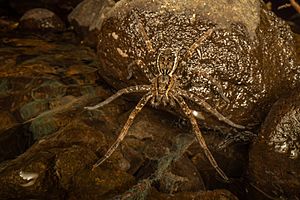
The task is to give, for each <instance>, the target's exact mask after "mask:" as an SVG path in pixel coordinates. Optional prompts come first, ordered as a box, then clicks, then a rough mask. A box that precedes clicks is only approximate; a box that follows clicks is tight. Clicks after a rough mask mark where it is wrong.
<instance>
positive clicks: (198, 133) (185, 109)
mask: <svg viewBox="0 0 300 200" xmlns="http://www.w3.org/2000/svg"><path fill="white" fill-rule="evenodd" d="M174 98H175V100H176V101H177V102H178V104H179V106H180V107H181V109H182V111H183V112H184V114H185V115H186V116H187V117H188V119H189V120H190V122H191V125H192V128H193V131H194V134H195V135H196V138H197V140H198V142H199V144H200V146H201V147H202V149H203V151H204V154H205V155H206V157H207V158H208V160H209V162H210V163H211V165H212V166H213V167H214V169H215V170H216V171H217V172H218V173H219V175H220V176H221V177H222V178H223V179H224V180H225V181H229V178H228V177H227V175H226V174H225V173H224V172H223V170H222V169H221V168H220V167H219V165H218V163H217V162H216V160H215V159H214V157H213V155H212V154H211V152H210V150H209V149H208V147H207V145H206V142H205V139H204V137H203V135H202V133H201V131H200V129H199V127H198V123H197V120H196V118H195V117H194V115H193V114H192V110H191V109H190V108H189V107H188V105H187V104H186V102H185V101H184V99H183V98H182V97H181V96H179V95H177V96H176V97H174Z"/></svg>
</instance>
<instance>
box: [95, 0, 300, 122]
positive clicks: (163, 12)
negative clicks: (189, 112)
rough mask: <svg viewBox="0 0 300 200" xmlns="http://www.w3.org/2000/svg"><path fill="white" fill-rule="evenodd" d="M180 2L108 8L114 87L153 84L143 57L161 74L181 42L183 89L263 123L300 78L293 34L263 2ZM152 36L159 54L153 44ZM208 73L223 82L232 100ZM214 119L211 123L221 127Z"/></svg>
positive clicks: (108, 61) (107, 70)
mask: <svg viewBox="0 0 300 200" xmlns="http://www.w3.org/2000/svg"><path fill="white" fill-rule="evenodd" d="M173 2H174V1H145V0H136V1H126V0H125V1H119V2H118V3H116V5H115V6H114V7H113V8H112V9H111V10H110V11H109V12H108V13H107V14H106V18H105V20H104V22H103V25H102V27H101V31H100V35H99V43H98V55H99V59H100V63H101V66H100V67H99V70H100V72H101V75H102V76H103V78H104V79H105V80H106V81H107V82H108V83H109V84H110V85H112V86H113V87H114V88H116V89H121V88H125V87H127V86H130V85H139V84H146V83H147V84H148V83H149V80H147V78H146V76H145V74H144V72H142V70H141V69H140V67H138V66H137V65H136V64H135V61H137V60H138V59H139V60H142V61H143V62H144V63H145V68H147V69H148V70H149V73H152V74H157V66H156V65H157V64H156V61H157V58H158V55H159V53H160V52H161V51H162V49H166V48H171V49H172V50H173V51H175V50H176V49H177V50H180V51H179V61H178V62H179V68H181V69H180V70H177V71H175V74H176V75H177V76H179V77H180V81H181V82H185V83H186V84H183V83H182V86H181V87H182V89H184V90H187V91H192V92H194V93H195V94H197V95H198V96H200V97H201V98H202V99H203V100H206V101H207V102H208V103H210V104H211V105H212V106H213V107H214V108H216V109H217V110H219V111H221V112H222V114H223V115H225V116H231V120H232V121H234V122H236V123H238V124H244V125H247V124H248V123H251V124H255V123H260V122H261V121H262V120H263V118H264V117H265V115H266V113H267V111H268V110H269V108H270V105H271V104H272V103H273V102H274V101H276V99H277V98H278V96H280V95H281V94H283V93H285V92H286V91H287V90H289V89H290V88H294V87H295V86H296V84H297V83H298V84H299V80H300V77H299V66H298V65H297V64H296V62H295V52H294V48H293V44H294V43H293V42H294V41H293V37H292V33H291V31H290V29H289V27H288V25H287V24H285V23H284V22H283V21H282V20H280V19H279V18H277V17H275V16H274V15H273V14H271V13H270V12H269V11H266V10H265V9H264V8H263V6H262V5H261V4H260V3H259V1H256V0H253V1H242V2H239V3H236V2H235V3H232V5H228V2H227V1H226V3H222V2H219V3H214V2H212V1H205V0H203V1H191V2H190V3H186V1H177V2H176V3H173ZM192 2H193V3H192ZM224 5H228V6H224ZM233 6H234V9H235V12H232V7H233ZM141 26H142V27H144V31H145V34H146V35H147V36H145V35H144V36H143V34H144V33H143V31H142V30H141ZM212 28H214V31H213V33H212V35H211V37H209V38H206V40H205V41H203V42H202V44H201V45H199V47H198V48H196V49H195V50H194V51H193V52H192V56H191V57H190V58H189V59H186V60H184V58H183V57H184V54H185V53H186V52H187V50H188V48H190V47H191V45H192V44H193V43H195V41H197V40H198V39H199V38H200V36H201V35H203V34H204V33H205V32H206V31H207V30H209V29H212ZM147 37H148V38H149V41H150V42H151V43H152V48H153V53H149V52H150V50H149V49H151V48H150V47H149V48H148V49H147V46H146V42H147V41H146V40H147ZM197 73H199V74H197ZM203 73H204V75H203ZM205 73H206V74H209V75H210V76H211V77H214V79H215V80H216V81H217V82H219V83H220V85H221V86H222V88H223V93H224V95H225V96H226V97H227V98H228V99H229V101H230V102H229V103H228V102H226V101H224V98H222V97H221V95H220V93H219V94H218V92H217V91H216V90H217V89H216V87H215V85H214V84H212V83H211V81H210V80H209V78H208V77H207V76H206V75H205ZM192 74H195V76H194V77H192ZM131 75H132V76H131ZM129 77H131V79H128V78H129ZM179 84H180V83H179ZM191 107H193V108H195V109H200V108H199V107H194V105H191ZM204 115H205V118H208V119H206V121H207V122H208V121H210V120H209V118H210V116H209V115H207V114H206V113H204ZM213 120H214V121H213V122H211V123H212V125H211V126H216V125H217V122H216V121H217V120H215V119H213Z"/></svg>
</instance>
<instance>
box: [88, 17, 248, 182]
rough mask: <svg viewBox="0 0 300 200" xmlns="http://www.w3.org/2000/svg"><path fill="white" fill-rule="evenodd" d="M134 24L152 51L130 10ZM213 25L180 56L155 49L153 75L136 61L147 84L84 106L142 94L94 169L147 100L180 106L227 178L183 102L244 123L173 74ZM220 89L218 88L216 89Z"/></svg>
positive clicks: (199, 139) (209, 154) (202, 143)
mask: <svg viewBox="0 0 300 200" xmlns="http://www.w3.org/2000/svg"><path fill="white" fill-rule="evenodd" d="M134 15H135V17H136V20H137V24H138V26H137V27H138V32H139V33H140V36H141V37H142V38H143V40H144V42H145V46H146V49H147V51H148V53H153V52H154V49H153V45H152V43H151V40H150V39H149V37H148V36H147V34H146V31H145V29H144V27H143V26H142V24H141V22H140V21H139V19H138V16H137V14H136V13H134ZM213 30H214V28H211V29H208V30H206V31H204V32H202V33H201V35H200V37H199V38H198V39H197V40H196V41H195V42H194V43H193V44H192V45H191V46H190V47H189V48H188V49H187V50H186V52H185V54H184V55H183V56H182V57H181V56H180V55H179V50H173V49H172V48H165V49H159V51H158V54H157V57H156V67H157V74H152V73H149V70H148V68H149V67H153V66H148V65H146V64H148V63H144V62H143V61H142V60H136V62H135V63H136V64H137V65H138V66H139V67H140V69H141V70H142V71H143V72H144V74H145V75H146V76H147V78H148V80H149V81H150V84H149V85H135V86H130V87H127V88H124V89H121V90H119V91H118V92H117V93H115V94H114V95H112V96H111V97H109V98H107V99H106V100H105V101H103V102H101V103H99V104H97V105H95V106H92V107H86V109H88V110H94V109H97V108H99V107H102V106H104V105H106V104H108V103H110V102H111V101H113V100H115V99H116V98H118V97H119V96H121V95H123V94H128V93H134V92H144V93H146V94H145V95H144V96H143V97H142V98H141V100H140V101H139V102H138V104H137V105H136V107H135V108H134V110H133V111H132V112H131V113H130V115H129V117H128V119H127V121H126V123H125V125H124V126H123V128H122V130H121V132H120V134H119V136H118V138H117V139H116V141H115V142H114V143H113V144H112V146H111V147H110V148H109V149H108V151H107V152H106V154H105V155H104V156H103V158H102V159H100V160H99V161H98V162H97V163H96V164H95V165H94V168H95V167H97V166H99V165H100V164H101V163H103V162H104V161H105V160H106V159H107V158H108V157H110V155H111V154H112V153H113V152H114V151H115V150H116V148H117V147H118V146H119V144H120V143H121V142H122V140H123V139H124V137H125V136H126V134H127V132H128V129H129V128H130V126H131V125H132V123H133V120H134V118H135V117H136V115H137V114H138V113H139V112H140V111H141V110H142V108H143V107H144V106H145V105H146V104H147V102H148V101H150V103H151V104H152V105H153V106H158V105H160V104H163V105H164V106H165V105H167V104H170V105H175V104H177V105H179V107H180V109H181V110H182V112H183V114H184V115H185V116H186V117H187V118H188V119H189V121H190V123H191V125H192V129H193V132H194V133H195V135H196V137H197V140H198V142H199V144H200V146H201V147H202V149H203V151H204V153H205V155H206V157H207V158H208V160H209V161H210V163H211V164H212V166H213V167H214V168H215V170H216V171H217V172H218V173H219V175H220V176H221V177H222V178H223V179H224V180H229V179H228V177H227V176H226V174H225V173H224V172H223V171H222V169H221V168H220V167H219V166H218V164H217V162H216V161H215V159H214V157H213V156H212V154H211V152H210V150H209V149H208V147H207V145H206V142H205V140H204V137H203V136H202V133H201V131H200V129H199V127H198V123H197V120H196V118H195V116H194V115H193V110H192V109H190V108H189V106H188V104H187V103H186V100H185V99H187V100H189V101H193V102H194V103H196V104H197V105H198V106H201V107H203V108H205V109H206V110H207V111H208V112H210V113H211V114H212V115H214V116H215V117H216V118H218V119H219V120H220V121H223V122H225V123H227V124H228V125H230V126H232V127H235V128H241V129H242V128H244V126H241V125H238V124H235V123H234V122H232V121H231V120H229V119H227V118H226V117H224V116H223V115H222V114H221V113H219V112H218V111H217V110H216V109H214V108H213V107H212V106H210V105H209V104H208V103H206V102H205V101H204V100H202V99H201V98H200V97H199V96H198V95H196V94H195V93H192V92H190V91H186V90H184V89H183V88H181V85H182V82H181V79H180V76H177V75H176V74H175V72H176V70H178V69H177V68H180V67H178V66H180V62H182V61H183V60H188V59H189V58H190V57H191V56H192V55H193V53H194V52H195V50H196V49H197V48H198V47H199V46H200V45H201V44H202V43H203V42H204V41H205V40H206V39H207V38H208V37H211V36H212V33H213ZM207 79H209V80H210V82H211V83H212V84H215V85H216V86H217V87H220V84H218V82H217V81H216V80H214V79H213V78H212V77H210V76H209V75H208V76H207ZM220 91H222V90H221V88H220ZM220 95H221V96H222V97H223V99H225V100H226V98H225V96H224V94H222V92H221V94H220Z"/></svg>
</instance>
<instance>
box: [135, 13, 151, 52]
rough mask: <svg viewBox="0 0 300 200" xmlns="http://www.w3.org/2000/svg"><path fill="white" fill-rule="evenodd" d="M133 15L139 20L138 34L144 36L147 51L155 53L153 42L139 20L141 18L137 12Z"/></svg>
mask: <svg viewBox="0 0 300 200" xmlns="http://www.w3.org/2000/svg"><path fill="white" fill-rule="evenodd" d="M133 14H134V17H135V18H136V20H137V28H138V32H139V33H140V34H141V35H142V37H143V39H144V41H145V43H146V47H147V50H148V52H149V53H153V52H154V49H153V46H152V43H151V40H150V39H149V37H148V35H147V33H146V31H145V28H144V26H143V25H142V23H141V22H140V20H139V17H138V15H137V14H136V12H134V11H133Z"/></svg>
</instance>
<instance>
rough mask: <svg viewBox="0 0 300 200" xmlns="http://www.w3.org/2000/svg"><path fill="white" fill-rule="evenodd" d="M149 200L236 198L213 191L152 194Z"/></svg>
mask: <svg viewBox="0 0 300 200" xmlns="http://www.w3.org/2000/svg"><path fill="white" fill-rule="evenodd" d="M149 199H153V200H154V199H157V200H159V199H170V200H181V199H182V200H184V199H186V200H188V199H201V200H202V199H203V200H217V199H222V200H237V199H238V198H237V197H236V196H234V195H233V194H232V193H230V192H229V191H226V190H213V191H203V192H181V193H178V194H174V195H166V194H154V195H153V196H150V197H149Z"/></svg>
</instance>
